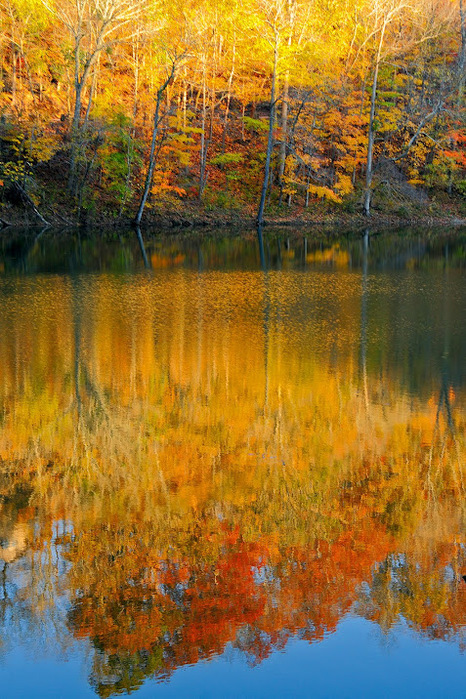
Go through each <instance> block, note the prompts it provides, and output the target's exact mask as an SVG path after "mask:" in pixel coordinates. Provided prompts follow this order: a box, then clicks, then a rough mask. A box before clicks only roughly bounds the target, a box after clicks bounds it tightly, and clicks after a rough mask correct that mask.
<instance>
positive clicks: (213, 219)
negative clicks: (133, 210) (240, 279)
mask: <svg viewBox="0 0 466 699" xmlns="http://www.w3.org/2000/svg"><path fill="white" fill-rule="evenodd" d="M263 225H264V227H265V228H269V227H274V228H276V227H289V228H310V229H313V228H318V229H320V230H335V229H338V230H341V229H346V230H349V229H352V230H359V229H360V230H365V229H366V228H370V229H371V230H379V229H387V228H392V227H395V228H401V227H429V228H430V227H443V226H448V227H456V226H466V206H465V202H464V201H463V199H462V198H461V199H457V198H455V199H449V198H447V197H445V198H444V199H443V200H441V201H435V202H430V203H429V204H427V205H426V206H424V207H405V208H402V209H401V210H397V211H393V210H380V209H374V210H373V211H372V213H371V215H370V216H368V217H367V216H364V215H363V213H362V211H348V210H344V209H343V207H341V206H340V207H339V206H337V205H334V206H331V205H323V204H322V203H321V202H316V204H315V206H312V207H309V208H307V209H304V208H295V209H291V210H290V209H288V208H286V207H282V208H281V209H278V207H277V208H276V209H275V210H273V211H270V212H269V213H268V214H267V215H266V216H265V219H264V223H263ZM255 226H256V212H255V210H253V209H252V208H243V209H237V208H234V207H233V206H232V207H231V208H228V209H225V208H212V207H207V206H204V205H203V204H200V203H198V202H192V201H186V202H183V206H182V207H177V208H173V209H167V210H164V211H160V210H155V209H152V210H151V209H148V210H147V213H146V215H145V217H144V219H143V221H142V223H141V230H142V232H143V233H150V231H154V230H166V229H170V230H186V229H202V228H209V229H214V228H220V229H223V230H225V229H230V228H234V229H251V228H255ZM14 227H20V228H35V229H36V228H45V227H53V228H59V229H75V228H81V229H84V230H88V231H90V230H91V229H98V230H102V231H106V230H118V231H125V230H131V229H133V228H134V220H133V218H132V217H130V216H129V215H120V216H116V215H115V213H114V212H112V211H102V210H101V211H97V210H96V211H92V212H89V211H86V212H81V213H80V214H79V215H76V214H75V213H73V212H72V211H70V210H69V209H67V208H66V207H65V206H62V207H61V208H60V209H55V210H52V209H50V208H49V209H47V207H44V208H43V210H41V211H40V212H39V211H38V210H37V209H36V210H33V209H32V208H31V207H8V208H6V207H4V208H3V210H0V230H2V231H8V230H9V229H11V228H14Z"/></svg>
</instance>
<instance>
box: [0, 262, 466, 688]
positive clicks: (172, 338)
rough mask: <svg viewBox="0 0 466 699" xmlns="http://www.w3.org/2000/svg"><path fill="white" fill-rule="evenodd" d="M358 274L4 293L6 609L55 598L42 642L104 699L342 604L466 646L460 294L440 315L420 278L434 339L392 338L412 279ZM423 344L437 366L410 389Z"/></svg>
mask: <svg viewBox="0 0 466 699" xmlns="http://www.w3.org/2000/svg"><path fill="white" fill-rule="evenodd" d="M365 254H366V255H367V254H368V253H367V249H366V251H365ZM342 259H343V258H342ZM155 262H156V261H155ZM153 266H154V268H156V267H157V265H155V264H154V265H153ZM363 274H364V278H363V283H362V284H361V277H360V276H359V275H358V274H356V273H353V272H345V271H341V272H339V273H338V274H337V273H334V272H325V273H324V272H321V273H318V274H308V273H306V274H304V273H297V272H293V273H277V272H275V273H274V272H273V271H268V272H266V273H265V274H264V273H263V272H250V273H249V272H235V273H229V274H228V275H226V274H225V275H222V274H220V273H212V272H202V273H200V272H189V271H167V270H162V271H160V272H159V273H157V274H153V275H150V276H148V275H147V274H145V275H141V276H131V277H122V276H120V277H119V276H112V275H91V276H88V277H86V276H81V277H74V278H66V277H59V276H57V277H37V278H26V279H23V280H21V281H18V282H17V283H16V285H14V288H13V293H12V298H13V299H14V303H12V302H11V301H8V302H5V314H4V318H3V320H2V334H1V339H0V359H1V362H2V366H3V377H2V384H1V400H2V422H3V430H2V433H1V436H0V456H1V460H2V461H1V484H0V487H1V493H0V497H1V512H0V536H1V549H0V560H1V562H0V566H1V567H2V569H3V577H2V580H1V587H2V590H3V592H2V599H1V614H2V624H3V629H4V633H5V637H6V635H7V634H10V633H11V630H12V628H14V627H15V625H16V626H18V625H19V624H20V620H19V618H15V615H14V614H10V615H9V616H8V619H6V616H7V611H6V610H7V608H9V604H10V602H9V600H10V597H11V594H12V593H13V594H19V598H20V600H21V605H22V609H23V610H24V609H27V610H29V611H28V614H29V617H30V625H31V627H33V628H36V627H37V628H38V627H40V624H41V621H40V618H41V615H44V614H52V616H53V614H54V613H57V612H56V610H57V609H58V606H59V605H58V601H59V599H61V598H62V597H63V595H65V596H66V598H67V600H68V601H69V609H68V611H67V615H66V627H64V626H63V625H61V626H60V624H59V623H58V622H57V623H56V629H57V642H58V640H59V641H60V643H61V644H62V645H63V647H66V646H67V644H69V643H71V642H72V639H73V637H74V638H88V639H90V641H91V643H92V646H93V649H94V653H93V667H92V673H91V681H92V684H93V686H94V687H95V688H96V690H97V692H98V693H99V694H100V695H101V696H110V695H111V694H113V693H115V692H123V691H127V690H130V689H134V688H136V687H137V686H139V685H140V684H141V683H143V682H144V680H145V678H146V677H148V676H154V675H155V676H157V677H160V678H162V677H168V676H170V674H171V673H172V672H173V671H174V670H175V669H176V668H177V667H180V666H182V665H184V664H192V663H196V662H197V661H198V660H199V659H202V658H210V657H212V656H213V655H216V654H220V653H222V652H223V651H224V649H225V648H226V646H227V645H228V644H232V645H233V646H234V647H236V648H237V649H239V650H240V651H241V652H243V653H244V654H245V656H246V658H247V659H248V661H249V662H250V663H258V662H260V661H261V660H262V659H263V658H265V657H267V656H268V655H269V654H270V653H271V652H273V651H274V650H275V649H279V648H283V647H284V646H285V644H286V643H287V640H288V639H289V638H290V637H292V636H297V637H300V638H304V639H307V640H309V641H310V642H314V641H318V640H320V639H322V638H324V637H325V635H326V634H329V633H331V632H333V631H334V630H335V629H336V626H337V624H338V623H339V621H340V620H341V619H342V617H343V616H344V615H345V614H346V613H347V612H349V611H353V612H354V613H357V614H360V615H363V616H364V617H366V618H368V619H371V620H374V621H377V623H378V624H379V625H380V627H381V628H382V629H384V630H388V629H390V628H392V627H393V626H394V625H395V624H396V622H397V620H398V619H399V618H400V616H402V617H404V618H405V619H406V620H407V621H408V622H409V623H410V624H411V625H412V627H413V628H414V629H415V630H416V631H417V632H419V633H422V634H424V635H425V636H426V637H427V638H435V639H438V638H442V639H447V640H451V641H454V642H455V643H458V644H460V645H462V646H464V628H465V621H466V619H465V616H466V598H465V595H466V585H465V584H464V582H463V580H462V578H461V576H462V574H464V573H465V570H466V561H465V543H466V542H465V538H464V532H465V531H466V527H465V504H464V503H465V498H464V473H463V464H464V463H465V458H464V457H465V444H464V427H465V411H464V390H463V388H462V386H461V384H460V383H458V382H456V383H455V372H454V371H453V372H452V371H451V370H450V367H451V366H452V365H453V366H454V365H455V357H456V355H455V352H456V351H457V350H456V349H455V348H457V347H458V346H460V347H461V342H460V341H459V340H458V336H457V335H452V333H453V330H452V328H456V329H457V327H458V325H457V324H456V325H455V322H456V321H457V320H458V317H459V315H460V309H461V307H462V306H461V299H460V300H459V302H458V303H457V304H456V305H455V304H454V303H453V304H450V305H449V317H448V322H446V321H445V322H444V320H445V315H444V314H443V312H442V304H443V303H444V300H442V299H443V297H441V296H440V297H439V295H438V294H436V293H435V291H436V284H438V283H440V282H439V281H438V278H437V277H436V278H435V279H434V283H433V290H434V291H433V293H432V295H431V297H430V299H429V304H430V306H429V312H430V313H431V314H432V317H433V318H434V324H436V328H437V326H442V323H443V324H444V327H443V330H444V331H445V332H444V335H443V336H442V337H440V339H438V334H437V333H436V332H435V331H432V329H431V328H430V327H426V326H425V325H424V326H423V325H422V313H421V322H420V324H419V325H418V326H416V328H413V327H412V326H411V327H410V328H409V331H408V333H407V335H406V336H405V343H404V341H403V337H402V336H401V335H400V332H399V322H400V321H399V319H400V317H401V318H406V317H410V316H411V313H413V312H414V311H413V309H414V308H416V312H417V313H418V314H419V308H420V305H419V304H420V302H419V299H420V296H422V295H423V294H425V290H424V289H421V290H418V289H417V288H415V286H414V284H413V280H412V278H411V277H410V276H407V277H402V278H401V279H397V280H395V281H390V279H386V278H383V279H381V278H379V277H374V278H372V279H371V280H370V283H369V276H368V269H367V266H365V267H364V270H363ZM199 275H201V276H199ZM452 277H454V275H451V276H450V277H449V278H444V279H443V281H442V284H443V285H444V287H443V288H444V292H445V294H446V295H447V296H448V294H449V293H450V291H451V288H450V287H451V285H452V284H454V278H452ZM2 293H3V294H5V290H4V289H3V292H2ZM424 303H425V302H424ZM421 311H422V308H421ZM455 314H457V315H456V316H455ZM361 326H362V327H361ZM455 332H456V330H455ZM460 340H461V338H460ZM361 343H362V344H361ZM445 343H447V344H445ZM446 346H448V352H445V350H444V348H445V347H446ZM419 348H421V354H422V352H423V353H424V355H422V356H421V359H422V358H423V360H424V365H427V364H428V365H429V366H431V367H434V368H435V367H436V369H435V370H432V371H431V372H430V374H429V376H428V379H426V378H425V377H424V378H423V380H418V383H417V385H414V384H413V381H414V380H415V378H416V376H417V377H420V376H421V375H422V372H417V373H416V372H414V374H412V373H411V375H410V379H409V382H407V380H406V376H407V369H406V366H407V365H406V363H407V362H408V363H409V362H413V361H416V362H418V364H419V362H420V361H421V360H420V359H419V358H418V359H417V360H413V357H412V353H413V352H414V351H417V350H419ZM361 362H362V365H361ZM21 571H22V572H21ZM25 571H26V577H24V574H25V573H24V572H25ZM21 576H23V577H21ZM20 578H21V579H22V586H21V588H18V582H17V581H18V580H19V579H20ZM15 586H16V587H15ZM13 590H16V592H13ZM18 590H19V593H18ZM19 598H18V599H19ZM18 609H19V607H18ZM47 610H48V611H47ZM54 610H55V611H54ZM24 613H26V612H24ZM21 614H23V612H21ZM23 616H24V615H23ZM32 633H33V632H32ZM49 633H50V631H49Z"/></svg>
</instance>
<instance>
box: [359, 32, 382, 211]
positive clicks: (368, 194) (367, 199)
mask: <svg viewBox="0 0 466 699" xmlns="http://www.w3.org/2000/svg"><path fill="white" fill-rule="evenodd" d="M385 29H386V22H384V23H383V25H382V28H381V30H380V39H379V46H378V49H377V56H376V59H375V65H374V76H373V78H372V92H371V109H370V116H369V138H368V142H367V161H366V187H365V189H364V215H365V216H369V215H370V210H371V198H372V161H373V154H374V139H375V134H374V117H375V101H376V98H377V82H378V78H379V67H380V57H381V54H382V46H383V40H384V35H385Z"/></svg>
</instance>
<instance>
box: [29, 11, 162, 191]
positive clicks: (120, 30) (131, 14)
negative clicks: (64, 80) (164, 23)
mask: <svg viewBox="0 0 466 699" xmlns="http://www.w3.org/2000/svg"><path fill="white" fill-rule="evenodd" d="M42 2H43V4H44V5H45V7H46V8H47V9H48V10H49V11H50V12H51V13H52V14H53V15H54V16H55V17H57V18H58V19H59V20H60V22H61V23H62V24H63V25H64V26H65V27H66V29H67V30H68V32H69V34H70V36H71V38H72V55H73V68H74V83H73V88H74V105H73V117H72V122H71V158H70V171H69V179H68V190H69V192H70V193H71V194H73V195H75V194H76V193H77V187H78V178H77V174H78V173H77V168H78V157H79V149H80V136H81V133H82V129H83V127H84V126H85V125H86V120H87V118H88V116H89V112H90V108H91V104H92V97H93V95H92V87H91V89H90V91H89V94H88V104H87V108H86V116H85V119H84V123H83V122H82V120H81V117H82V114H81V112H82V108H83V97H84V91H85V88H86V87H87V85H88V83H89V78H90V76H91V71H92V68H93V67H94V65H95V63H96V61H97V58H98V57H99V55H100V54H101V53H102V52H103V51H105V50H108V49H110V48H111V47H112V46H114V45H115V44H116V43H118V42H122V41H126V40H128V39H129V38H130V37H131V36H132V35H133V33H134V28H133V27H134V24H135V23H136V22H137V20H138V18H139V17H141V16H143V14H144V13H145V12H147V10H148V0H76V2H71V0H60V2H59V4H58V6H57V7H54V6H52V5H51V4H49V2H48V0H42Z"/></svg>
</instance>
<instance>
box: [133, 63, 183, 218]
mask: <svg viewBox="0 0 466 699" xmlns="http://www.w3.org/2000/svg"><path fill="white" fill-rule="evenodd" d="M175 71H176V61H175V60H174V61H173V62H172V66H171V70H170V73H169V75H168V77H167V79H166V80H165V82H164V83H163V85H162V86H161V87H160V88H159V89H158V90H157V100H156V103H155V114H154V125H153V128H152V141H151V146H150V154H149V165H148V168H147V175H146V181H145V183H144V191H143V193H142V197H141V201H140V203H139V208H138V211H137V214H136V218H135V219H134V222H135V224H136V226H139V225H140V223H141V219H142V215H143V213H144V208H145V206H146V203H147V198H148V196H149V192H150V188H151V186H152V178H153V176H154V169H155V163H156V162H157V155H156V152H155V147H156V144H157V138H158V135H159V126H160V122H161V121H162V117H161V116H160V105H161V103H162V99H163V96H164V93H165V90H166V89H167V87H168V85H169V83H170V81H171V80H172V79H173V77H174V75H175Z"/></svg>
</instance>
